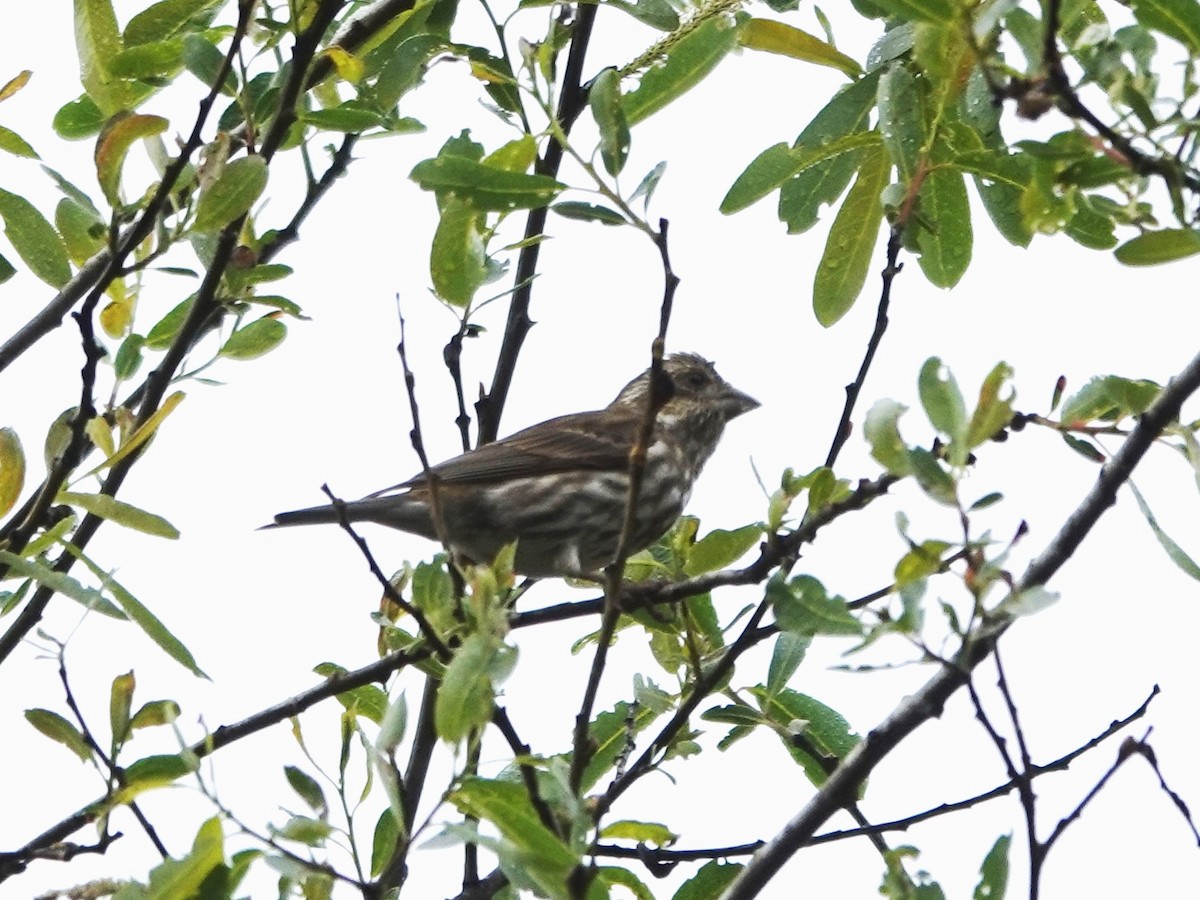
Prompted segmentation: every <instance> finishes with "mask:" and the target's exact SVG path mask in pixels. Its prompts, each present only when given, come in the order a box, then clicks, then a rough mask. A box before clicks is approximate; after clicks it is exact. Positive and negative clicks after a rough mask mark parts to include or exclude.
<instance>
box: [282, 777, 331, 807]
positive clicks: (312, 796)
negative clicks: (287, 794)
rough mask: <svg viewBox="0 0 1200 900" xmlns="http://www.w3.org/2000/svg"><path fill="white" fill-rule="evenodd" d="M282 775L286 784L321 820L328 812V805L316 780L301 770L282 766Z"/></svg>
mask: <svg viewBox="0 0 1200 900" xmlns="http://www.w3.org/2000/svg"><path fill="white" fill-rule="evenodd" d="M283 774H284V776H285V777H286V778H287V782H288V784H290V785H291V786H292V790H294V791H295V792H296V793H297V794H299V795H300V799H301V800H303V801H304V802H305V803H307V804H308V807H309V809H311V810H312V811H313V812H315V813H316V814H317V815H318V816H320V817H321V818H322V819H323V818H325V814H326V813H327V812H329V804H328V802H327V801H326V800H325V792H324V791H323V790H321V785H320V784H318V783H317V780H316V779H315V778H313V777H312V776H311V775H309V774H308V773H307V772H305V771H304V770H303V769H298V768H296V767H295V766H284V767H283Z"/></svg>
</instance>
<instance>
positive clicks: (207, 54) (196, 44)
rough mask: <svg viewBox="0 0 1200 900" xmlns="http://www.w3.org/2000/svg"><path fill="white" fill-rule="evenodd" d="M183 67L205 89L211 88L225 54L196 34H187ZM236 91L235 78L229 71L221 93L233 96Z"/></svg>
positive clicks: (223, 62) (231, 71)
mask: <svg viewBox="0 0 1200 900" xmlns="http://www.w3.org/2000/svg"><path fill="white" fill-rule="evenodd" d="M183 65H184V67H185V68H186V69H187V70H188V71H189V72H191V73H192V74H193V75H195V76H196V77H197V78H199V79H200V81H201V82H202V83H203V84H204V86H205V87H207V88H211V87H212V86H213V83H214V82H215V81H216V80H217V76H218V75H220V74H221V69H222V68H223V67H224V65H225V54H224V53H222V52H221V51H220V50H218V49H217V48H216V46H215V45H213V43H212V42H211V41H208V40H206V39H205V38H202V37H201V36H200V35H198V34H189V35H186V36H185V37H184V39H183ZM236 91H237V77H236V76H235V75H234V73H233V70H232V69H230V71H229V73H228V74H227V75H226V76H225V82H224V84H222V85H221V93H223V94H226V95H228V96H233V94H234V93H236Z"/></svg>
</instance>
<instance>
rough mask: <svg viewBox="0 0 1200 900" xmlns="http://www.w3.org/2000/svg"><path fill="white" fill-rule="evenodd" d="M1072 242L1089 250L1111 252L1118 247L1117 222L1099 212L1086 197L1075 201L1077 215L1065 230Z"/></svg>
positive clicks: (1080, 196)
mask: <svg viewBox="0 0 1200 900" xmlns="http://www.w3.org/2000/svg"><path fill="white" fill-rule="evenodd" d="M1063 230H1064V231H1065V232H1066V234H1067V236H1068V237H1070V238H1071V240H1073V241H1075V242H1076V243H1077V244H1080V245H1082V246H1084V247H1087V248H1088V249H1089V250H1111V249H1112V248H1113V247H1115V246H1116V245H1117V236H1116V234H1115V231H1116V222H1115V221H1113V218H1112V216H1110V215H1106V214H1105V213H1103V212H1101V211H1100V210H1098V209H1097V208H1096V206H1095V204H1093V203H1092V202H1091V201H1090V199H1089V198H1088V197H1087V196H1086V195H1079V196H1077V197H1076V200H1075V214H1074V215H1073V216H1071V218H1070V219H1068V220H1067V224H1066V227H1065V228H1064V229H1063Z"/></svg>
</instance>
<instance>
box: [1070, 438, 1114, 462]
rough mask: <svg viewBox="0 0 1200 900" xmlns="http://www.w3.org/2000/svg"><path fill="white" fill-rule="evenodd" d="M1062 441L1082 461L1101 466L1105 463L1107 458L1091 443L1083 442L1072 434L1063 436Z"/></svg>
mask: <svg viewBox="0 0 1200 900" xmlns="http://www.w3.org/2000/svg"><path fill="white" fill-rule="evenodd" d="M1062 437H1063V440H1064V441H1066V442H1067V446H1068V447H1070V448H1071V449H1072V450H1074V451H1075V452H1076V453H1078V454H1079V455H1080V456H1082V457H1083V458H1084V459H1087V460H1090V461H1091V462H1094V463H1100V464H1101V465H1103V464H1104V463H1105V462H1107V459H1108V458H1107V457H1106V456H1105V455H1104V453H1103V452H1101V450H1100V448H1099V447H1097V446H1096V445H1095V444H1093V443H1092V442H1091V441H1085V440H1084V439H1083V438H1078V437H1075V435H1073V434H1064V435H1063V436H1062Z"/></svg>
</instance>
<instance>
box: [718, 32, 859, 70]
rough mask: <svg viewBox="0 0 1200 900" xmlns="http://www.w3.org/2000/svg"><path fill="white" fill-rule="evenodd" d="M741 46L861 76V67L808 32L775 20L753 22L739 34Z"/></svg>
mask: <svg viewBox="0 0 1200 900" xmlns="http://www.w3.org/2000/svg"><path fill="white" fill-rule="evenodd" d="M738 43H740V44H741V45H742V46H743V47H749V48H750V49H751V50H764V51H766V52H767V53H778V54H780V55H781V56H790V57H791V58H792V59H799V60H803V61H804V62H810V63H816V64H817V65H819V66H830V67H831V68H834V69H837V70H839V71H841V72H845V73H846V74H847V75H849V76H851V77H857V76H858V75H860V74H862V66H860V65H859V64H858V62H856V61H855V60H853V59H851V58H850V57H849V56H847V55H846V54H845V53H842V52H841V51H840V50H838V49H837V48H836V47H834V46H833V45H832V44H829V43H827V42H825V41H823V40H821V39H820V38H816V37H813V36H812V35H811V34H809V33H808V32H807V31H801V30H800V29H799V28H793V27H792V26H791V25H785V24H784V23H783V22H776V21H774V20H772V19H750V20H749V21H748V22H746V24H745V25H743V26H742V27H741V30H740V31H739V32H738Z"/></svg>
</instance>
